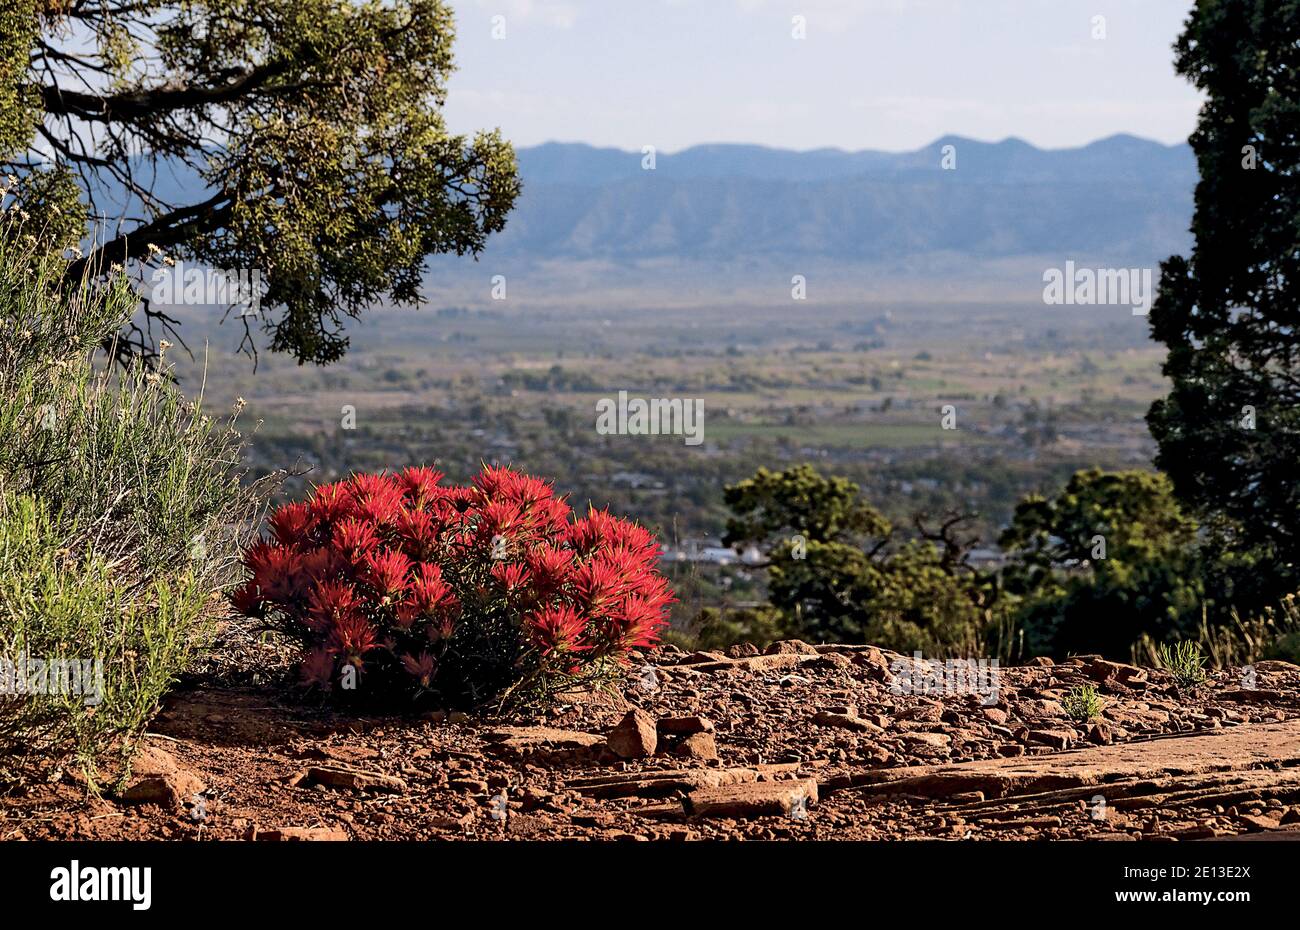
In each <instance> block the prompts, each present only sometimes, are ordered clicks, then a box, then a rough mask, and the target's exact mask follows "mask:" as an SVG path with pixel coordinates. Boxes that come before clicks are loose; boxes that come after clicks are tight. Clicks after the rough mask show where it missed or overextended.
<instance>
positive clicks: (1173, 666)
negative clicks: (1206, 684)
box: [1157, 640, 1205, 687]
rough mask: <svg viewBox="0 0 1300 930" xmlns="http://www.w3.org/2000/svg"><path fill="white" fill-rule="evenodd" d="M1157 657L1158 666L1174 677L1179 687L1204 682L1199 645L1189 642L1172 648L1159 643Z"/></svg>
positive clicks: (1203, 666) (1202, 662)
mask: <svg viewBox="0 0 1300 930" xmlns="http://www.w3.org/2000/svg"><path fill="white" fill-rule="evenodd" d="M1157 655H1158V657H1159V659H1160V665H1161V666H1162V667H1163V668H1165V669H1167V670H1168V671H1169V673H1170V674H1171V675H1173V676H1174V680H1175V681H1177V682H1178V684H1179V685H1182V686H1183V687H1190V686H1192V685H1199V684H1200V683H1201V682H1203V681H1205V656H1203V655H1201V647H1200V644H1198V643H1194V642H1192V641H1191V640H1183V641H1182V642H1179V643H1174V644H1173V645H1172V646H1171V645H1170V644H1169V643H1161V644H1160V649H1159V652H1158V653H1157Z"/></svg>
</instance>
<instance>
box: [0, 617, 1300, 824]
mask: <svg viewBox="0 0 1300 930" xmlns="http://www.w3.org/2000/svg"><path fill="white" fill-rule="evenodd" d="M938 671H939V670H938V669H936V668H934V667H931V666H927V665H925V664H924V663H918V662H917V661H916V660H914V659H909V658H905V657H903V656H899V655H896V654H893V653H889V652H887V651H883V650H880V649H876V648H874V647H870V646H816V647H814V646H810V645H807V644H804V643H800V642H797V641H792V642H785V643H777V644H775V645H774V646H772V647H770V648H769V649H768V650H767V652H766V653H765V654H762V655H760V654H758V650H757V649H754V648H752V647H747V646H742V647H733V648H732V649H731V650H730V651H729V654H728V655H722V654H718V653H693V654H689V655H688V654H685V653H682V652H680V651H679V650H675V649H673V648H671V647H668V648H665V649H662V650H659V651H657V652H656V653H655V654H654V655H652V656H650V657H647V658H646V659H645V660H644V664H640V663H639V664H637V665H636V666H634V667H633V669H632V670H631V674H630V675H629V678H628V680H627V681H626V683H625V686H624V687H623V688H622V689H621V692H620V693H617V694H607V695H599V696H580V697H577V698H575V699H574V700H573V701H572V702H571V703H567V704H564V705H561V706H558V707H556V708H554V709H552V710H551V711H550V712H548V713H546V714H545V715H542V716H534V717H510V718H505V717H471V716H467V715H465V714H462V713H452V714H444V713H442V712H434V713H431V714H426V715H424V716H422V717H419V718H402V717H364V718H357V717H354V716H347V717H345V716H342V715H339V714H337V713H334V712H331V711H329V710H327V709H321V708H314V707H310V706H305V705H303V704H301V703H294V702H293V701H292V699H290V698H289V697H287V696H285V692H284V690H283V689H282V688H275V687H271V686H268V685H266V684H259V683H258V682H257V681H256V680H254V679H248V680H247V682H246V683H240V684H231V683H230V680H229V679H227V680H226V683H224V684H219V683H207V684H203V685H201V686H197V687H192V688H189V689H187V690H182V691H179V692H177V693H176V694H174V695H173V696H172V698H171V699H170V700H169V701H168V704H167V706H166V707H165V709H164V710H163V712H162V714H161V715H160V716H159V717H158V718H157V719H156V720H155V722H154V724H153V726H152V727H151V730H150V733H149V734H148V736H147V737H146V738H145V747H144V750H143V751H142V752H141V753H140V755H139V757H138V759H137V761H136V764H135V766H134V768H133V773H132V776H131V778H130V779H129V780H128V782H127V787H126V788H125V790H124V791H122V792H121V793H120V794H119V795H116V796H107V795H105V796H101V797H96V796H94V795H93V794H91V793H89V792H88V791H87V790H86V788H85V786H84V784H83V783H82V782H81V780H80V777H79V775H78V773H76V772H72V771H69V772H65V773H63V774H62V775H61V777H59V778H58V779H57V780H55V781H53V782H51V783H49V784H43V785H38V786H33V787H30V788H28V789H26V790H25V791H23V792H21V793H13V794H11V795H10V796H8V797H6V798H0V837H3V838H5V839H51V838H57V839H114V840H117V839H164V838H166V839H191V840H194V839H251V840H258V841H262V840H266V841H284V840H345V839H426V838H437V839H447V840H456V839H470V840H491V839H530V840H542V839H565V838H577V839H609V840H630V841H637V840H654V839H668V840H698V839H740V838H747V839H818V840H874V839H916V838H928V839H954V840H960V839H1034V838H1050V839H1082V838H1086V839H1107V840H1188V839H1204V838H1214V837H1229V836H1236V835H1260V834H1262V835H1266V836H1269V837H1276V838H1300V668H1298V667H1296V666H1293V665H1289V664H1287V663H1282V662H1261V663H1258V664H1257V665H1255V666H1253V667H1252V668H1250V669H1245V670H1243V669H1231V670H1225V671H1222V672H1218V673H1215V674H1212V675H1211V676H1210V678H1209V680H1208V681H1206V682H1205V683H1203V684H1200V685H1195V686H1180V685H1179V684H1178V683H1177V682H1176V681H1175V680H1174V679H1173V678H1172V677H1171V676H1170V675H1169V674H1168V673H1166V672H1163V671H1157V670H1151V669H1141V668H1136V667H1134V666H1128V665H1123V664H1119V663H1115V662H1109V661H1106V660H1104V659H1101V658H1100V657H1096V656H1081V657H1077V658H1073V659H1070V660H1069V661H1066V662H1062V663H1059V664H1051V663H1049V662H1043V663H1042V664H1035V665H1029V666H1024V667H1017V668H1004V669H999V670H998V671H997V679H996V690H985V689H982V688H981V689H976V690H975V691H974V692H972V690H971V689H970V688H963V687H953V686H952V676H951V674H950V675H949V677H948V678H947V679H945V681H946V682H947V685H946V686H944V687H938V686H936V683H937V682H938V678H937V677H936V673H937V672H938ZM949 671H950V672H951V670H949ZM900 682H901V683H902V684H900ZM968 683H969V682H968ZM1084 685H1089V686H1092V687H1094V688H1095V689H1096V691H1097V693H1098V694H1099V696H1100V698H1101V700H1102V708H1101V711H1100V713H1099V714H1098V715H1097V716H1095V717H1093V718H1092V719H1089V720H1079V719H1077V717H1078V716H1080V715H1079V714H1077V713H1076V714H1075V716H1074V717H1072V716H1071V714H1070V713H1069V712H1068V709H1069V708H1070V707H1071V702H1070V700H1069V695H1070V693H1071V691H1072V690H1074V689H1076V688H1078V687H1080V686H1084Z"/></svg>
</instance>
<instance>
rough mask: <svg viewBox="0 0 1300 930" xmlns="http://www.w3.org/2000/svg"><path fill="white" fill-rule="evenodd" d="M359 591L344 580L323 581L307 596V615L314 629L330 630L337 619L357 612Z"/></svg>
mask: <svg viewBox="0 0 1300 930" xmlns="http://www.w3.org/2000/svg"><path fill="white" fill-rule="evenodd" d="M357 609H358V604H357V593H356V591H355V590H354V589H353V587H352V585H350V584H348V583H347V582H344V581H322V582H320V583H319V584H318V585H316V587H315V588H313V589H312V592H311V594H309V595H308V597H307V616H308V620H309V623H308V625H309V626H311V627H312V628H313V629H316V630H328V629H329V628H330V627H331V626H332V625H333V624H334V623H335V622H336V621H338V620H340V619H342V618H343V617H347V616H352V615H353V614H355V613H356V612H357Z"/></svg>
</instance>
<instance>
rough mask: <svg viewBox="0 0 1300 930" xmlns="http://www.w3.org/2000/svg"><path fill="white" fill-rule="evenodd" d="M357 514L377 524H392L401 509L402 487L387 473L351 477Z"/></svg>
mask: <svg viewBox="0 0 1300 930" xmlns="http://www.w3.org/2000/svg"><path fill="white" fill-rule="evenodd" d="M352 491H353V495H354V499H355V500H356V513H357V516H358V517H360V518H361V519H363V520H368V521H370V522H371V523H374V524H376V525H377V526H392V525H393V524H394V523H396V522H397V518H398V517H399V516H400V515H401V513H402V509H403V502H402V488H401V486H400V485H399V484H398V483H397V481H396V480H395V479H394V478H392V477H391V476H389V475H357V476H356V477H355V478H353V479H352Z"/></svg>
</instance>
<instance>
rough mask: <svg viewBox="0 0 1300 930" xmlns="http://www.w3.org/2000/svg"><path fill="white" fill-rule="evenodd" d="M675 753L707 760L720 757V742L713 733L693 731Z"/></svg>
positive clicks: (684, 757) (686, 757)
mask: <svg viewBox="0 0 1300 930" xmlns="http://www.w3.org/2000/svg"><path fill="white" fill-rule="evenodd" d="M673 755H675V756H681V757H682V758H683V759H695V760H697V761H700V762H707V761H709V760H711V759H716V758H718V744H717V741H716V740H715V739H714V738H713V734H712V733H692V734H691V735H690V736H688V737H686V739H684V740H682V742H681V744H680V745H678V747H677V748H676V749H674V750H673Z"/></svg>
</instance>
